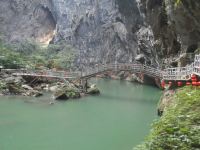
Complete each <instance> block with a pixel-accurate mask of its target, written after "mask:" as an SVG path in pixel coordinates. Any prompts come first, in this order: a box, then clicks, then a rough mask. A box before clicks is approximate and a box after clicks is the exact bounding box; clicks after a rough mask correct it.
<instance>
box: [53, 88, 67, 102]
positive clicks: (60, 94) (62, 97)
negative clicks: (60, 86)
mask: <svg viewBox="0 0 200 150" xmlns="http://www.w3.org/2000/svg"><path fill="white" fill-rule="evenodd" d="M53 98H54V99H55V100H68V99H69V97H68V96H67V94H66V92H65V91H63V90H58V91H56V92H55V93H54V94H53Z"/></svg>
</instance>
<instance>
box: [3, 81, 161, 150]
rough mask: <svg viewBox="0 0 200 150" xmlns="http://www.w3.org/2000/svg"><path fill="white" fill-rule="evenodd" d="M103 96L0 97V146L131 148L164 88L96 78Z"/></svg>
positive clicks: (21, 149) (18, 149)
mask: <svg viewBox="0 0 200 150" xmlns="http://www.w3.org/2000/svg"><path fill="white" fill-rule="evenodd" d="M93 82H96V84H97V85H98V87H99V88H100V90H101V95H100V96H88V97H84V98H82V99H79V100H70V101H66V102H56V103H55V105H49V104H48V103H49V101H51V98H50V95H48V94H47V95H46V96H44V97H41V98H39V99H36V98H24V97H21V98H20V97H0V150H132V148H133V147H134V146H136V145H137V144H140V142H142V141H143V140H144V138H145V136H146V135H147V134H148V133H149V131H150V125H151V123H152V122H153V120H154V119H156V118H157V116H156V106H157V103H158V100H159V97H160V95H161V91H160V90H159V89H157V88H155V87H151V86H146V85H141V84H136V83H130V82H125V81H113V80H94V81H93Z"/></svg>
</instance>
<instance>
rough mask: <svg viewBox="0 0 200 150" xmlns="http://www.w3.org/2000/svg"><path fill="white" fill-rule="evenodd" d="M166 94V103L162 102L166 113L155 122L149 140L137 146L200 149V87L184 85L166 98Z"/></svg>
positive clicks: (148, 149) (152, 149) (153, 149)
mask: <svg viewBox="0 0 200 150" xmlns="http://www.w3.org/2000/svg"><path fill="white" fill-rule="evenodd" d="M166 96H167V97H166ZM166 98H167V100H168V101H167V103H166V105H165V106H164V107H163V103H162V102H160V108H159V109H162V110H163V111H164V112H163V115H162V117H161V118H160V119H159V120H158V121H156V122H155V123H154V124H153V125H152V130H151V133H150V135H149V136H148V137H147V139H146V141H145V142H144V143H143V144H142V145H140V146H138V147H137V148H135V150H156V149H163V150H167V149H170V150H172V149H174V150H175V149H177V150H179V149H183V150H198V149H200V112H199V110H200V99H199V98H200V90H199V88H197V89H196V87H183V88H180V89H177V90H176V91H175V93H173V92H170V94H169V93H168V94H166V95H165V96H164V97H163V99H165V100H166ZM165 100H164V101H165Z"/></svg>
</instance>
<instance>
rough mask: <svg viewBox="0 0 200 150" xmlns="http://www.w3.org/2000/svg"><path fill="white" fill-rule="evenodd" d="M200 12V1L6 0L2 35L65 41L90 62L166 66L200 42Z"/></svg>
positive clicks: (1, 5) (1, 9)
mask: <svg viewBox="0 0 200 150" xmlns="http://www.w3.org/2000/svg"><path fill="white" fill-rule="evenodd" d="M199 10H200V2H199V1H197V0H181V2H180V3H179V4H175V0H123V1H122V0H0V35H1V37H3V39H4V40H5V41H7V42H12V43H14V42H21V41H24V40H36V41H38V42H40V43H43V44H48V43H49V42H51V43H59V42H60V41H64V42H65V43H66V44H70V45H72V46H73V47H74V48H75V49H77V50H79V57H78V58H77V60H76V62H77V64H84V65H85V66H86V65H89V64H91V65H92V64H95V63H108V62H113V63H115V62H133V61H134V60H135V58H136V59H137V60H143V62H144V60H145V62H146V63H148V64H150V65H154V66H157V67H162V66H161V64H165V65H177V62H178V61H177V60H179V59H180V57H183V56H182V55H181V54H183V53H185V52H188V53H193V52H194V51H195V50H196V49H197V48H198V47H199V46H200V43H199V41H200V19H199V18H200V11H199ZM180 55H181V56H180Z"/></svg>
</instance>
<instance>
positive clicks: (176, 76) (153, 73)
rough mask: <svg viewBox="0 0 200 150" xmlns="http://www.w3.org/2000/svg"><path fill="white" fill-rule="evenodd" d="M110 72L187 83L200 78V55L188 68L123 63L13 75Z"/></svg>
mask: <svg viewBox="0 0 200 150" xmlns="http://www.w3.org/2000/svg"><path fill="white" fill-rule="evenodd" d="M108 71H132V72H134V73H143V74H145V75H148V76H150V77H154V78H159V79H160V80H167V81H170V80H181V81H187V80H189V79H191V75H192V74H196V75H198V76H200V55H195V58H194V62H193V63H192V64H190V65H187V66H186V67H176V68H166V69H164V70H161V69H157V68H154V67H151V66H148V65H143V64H140V63H137V62H136V63H131V64H127V63H123V64H106V65H99V64H97V65H95V66H94V67H93V68H90V69H86V70H85V71H84V72H83V73H81V72H66V71H51V70H43V71H41V70H40V71H29V70H16V71H13V72H14V73H13V75H16V76H32V77H44V78H58V79H84V80H87V79H89V78H92V77H95V76H96V75H99V74H102V73H105V72H108Z"/></svg>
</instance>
